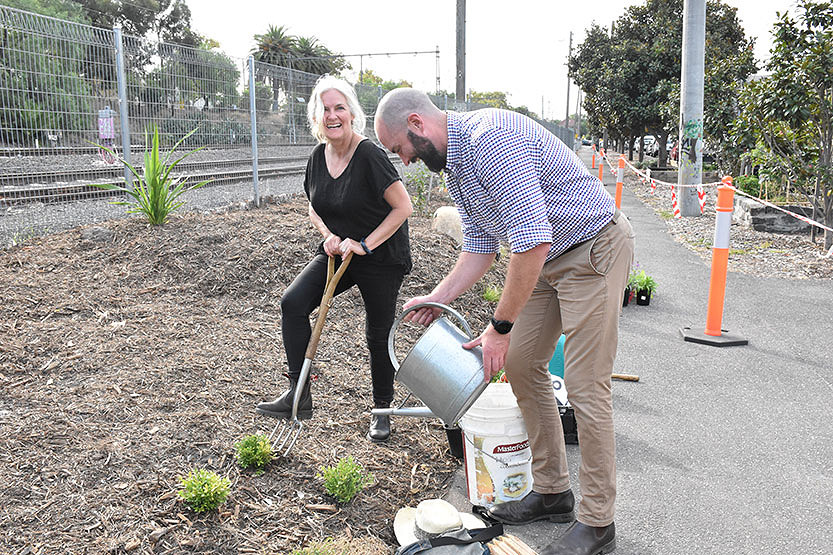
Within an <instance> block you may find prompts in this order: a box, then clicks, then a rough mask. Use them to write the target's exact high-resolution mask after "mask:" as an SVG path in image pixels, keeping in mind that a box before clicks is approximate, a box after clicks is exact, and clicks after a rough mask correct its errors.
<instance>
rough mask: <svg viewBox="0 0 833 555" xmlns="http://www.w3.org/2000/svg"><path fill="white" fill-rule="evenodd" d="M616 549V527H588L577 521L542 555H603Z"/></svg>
mask: <svg viewBox="0 0 833 555" xmlns="http://www.w3.org/2000/svg"><path fill="white" fill-rule="evenodd" d="M614 549H616V525H614V524H613V523H612V522H611V523H610V524H609V525H607V526H598V527H597V526H587V525H586V524H582V523H581V522H579V521H575V522H574V523H572V524H571V525H570V527H569V528H567V531H566V532H565V533H564V535H563V536H561V538H560V539H559V540H558V541H557V542H554V543H551V544H550V545H548V546H547V547H545V548H544V550H543V551H542V552H541V555H602V554H603V553H611V552H612V551H613V550H614Z"/></svg>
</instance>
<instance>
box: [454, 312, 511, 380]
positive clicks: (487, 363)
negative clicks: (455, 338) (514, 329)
mask: <svg viewBox="0 0 833 555" xmlns="http://www.w3.org/2000/svg"><path fill="white" fill-rule="evenodd" d="M510 335H511V334H509V333H506V334H500V333H498V332H496V331H495V329H494V328H493V327H492V326H491V325H489V326H487V327H486V329H485V330H483V333H481V334H480V335H479V336H477V337H475V338H474V339H472V340H471V341H469V342H468V343H463V348H464V349H473V348H475V347H477V346H478V345H479V346H480V347H482V348H483V381H485V382H488V381H490V380H491V379H492V376H494V375H495V374H497V373H498V372H500V369H501V368H503V365H504V364H506V353H507V352H508V351H509V336H510Z"/></svg>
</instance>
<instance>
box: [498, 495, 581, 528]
mask: <svg viewBox="0 0 833 555" xmlns="http://www.w3.org/2000/svg"><path fill="white" fill-rule="evenodd" d="M573 505H575V497H573V490H569V489H568V490H567V491H565V492H562V493H537V492H534V491H531V492H529V493H528V494H527V495H526V496H525V497H524V498H523V499H520V500H518V501H507V502H506V503H501V504H500V505H494V506H493V507H492V508H491V509H489V516H490V517H492V518H493V519H495V520H497V521H498V522H502V523H504V524H529V523H530V522H535V521H536V520H549V521H550V522H570V521H571V520H573V519H574V518H575V515H574V514H573Z"/></svg>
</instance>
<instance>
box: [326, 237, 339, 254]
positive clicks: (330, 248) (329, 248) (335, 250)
mask: <svg viewBox="0 0 833 555" xmlns="http://www.w3.org/2000/svg"><path fill="white" fill-rule="evenodd" d="M341 242H342V241H341V237H339V236H338V235H336V234H335V233H330V234H329V235H328V236H327V238H326V239H324V252H325V253H327V256H336V255H338V256H341V254H342V252H341Z"/></svg>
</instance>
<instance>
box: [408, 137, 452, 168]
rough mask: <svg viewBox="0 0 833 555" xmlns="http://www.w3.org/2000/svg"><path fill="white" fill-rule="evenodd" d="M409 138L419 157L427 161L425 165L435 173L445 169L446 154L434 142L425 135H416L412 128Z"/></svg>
mask: <svg viewBox="0 0 833 555" xmlns="http://www.w3.org/2000/svg"><path fill="white" fill-rule="evenodd" d="M408 140H409V141H411V145H412V146H413V147H414V152H416V155H417V158H419V159H420V160H422V161H423V162H425V165H426V166H427V167H428V169H429V170H431V171H432V172H435V173H440V172H441V171H443V169H445V162H446V156H445V154H441V153H440V151H439V150H437V147H435V146H434V143H432V142H431V141H429V140H428V139H426V138H425V137H420V136H419V135H415V134H414V132H413V131H411V130H410V129H409V130H408Z"/></svg>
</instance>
